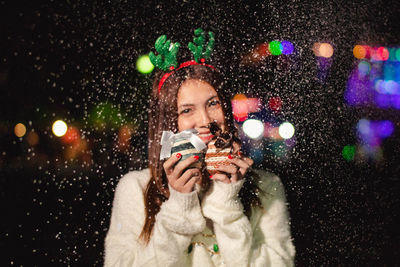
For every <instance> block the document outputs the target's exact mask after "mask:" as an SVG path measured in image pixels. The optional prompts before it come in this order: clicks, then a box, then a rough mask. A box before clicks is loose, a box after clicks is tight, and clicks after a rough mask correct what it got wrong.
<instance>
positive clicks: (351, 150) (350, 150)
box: [342, 145, 356, 161]
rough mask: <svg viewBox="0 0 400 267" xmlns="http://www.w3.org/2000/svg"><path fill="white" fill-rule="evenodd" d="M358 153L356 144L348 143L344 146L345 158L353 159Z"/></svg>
mask: <svg viewBox="0 0 400 267" xmlns="http://www.w3.org/2000/svg"><path fill="white" fill-rule="evenodd" d="M355 154H356V147H355V146H354V145H347V146H344V147H343V150H342V156H343V158H344V159H345V160H347V161H351V160H353V159H354V155H355Z"/></svg>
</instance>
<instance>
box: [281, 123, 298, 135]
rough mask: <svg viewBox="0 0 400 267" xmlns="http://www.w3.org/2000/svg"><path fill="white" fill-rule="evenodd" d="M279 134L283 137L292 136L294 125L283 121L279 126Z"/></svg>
mask: <svg viewBox="0 0 400 267" xmlns="http://www.w3.org/2000/svg"><path fill="white" fill-rule="evenodd" d="M279 135H280V136H281V137H282V138H283V139H289V138H292V136H293V135H294V126H293V125H292V124H291V123H290V122H284V123H282V124H281V125H280V126H279Z"/></svg>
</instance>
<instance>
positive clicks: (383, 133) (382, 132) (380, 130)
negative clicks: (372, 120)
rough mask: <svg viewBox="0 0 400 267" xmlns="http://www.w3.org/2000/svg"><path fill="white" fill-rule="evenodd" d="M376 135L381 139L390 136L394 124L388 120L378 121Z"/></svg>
mask: <svg viewBox="0 0 400 267" xmlns="http://www.w3.org/2000/svg"><path fill="white" fill-rule="evenodd" d="M376 129H377V134H378V135H379V137H381V138H387V137H389V136H391V135H392V133H393V131H394V124H393V122H391V121H389V120H385V121H380V122H378V125H377V127H376Z"/></svg>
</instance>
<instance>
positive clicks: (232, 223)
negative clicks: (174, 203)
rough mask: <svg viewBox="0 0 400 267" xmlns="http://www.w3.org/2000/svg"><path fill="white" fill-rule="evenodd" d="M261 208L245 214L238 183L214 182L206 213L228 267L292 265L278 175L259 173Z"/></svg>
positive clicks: (287, 226) (291, 252)
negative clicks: (211, 222) (249, 214)
mask: <svg viewBox="0 0 400 267" xmlns="http://www.w3.org/2000/svg"><path fill="white" fill-rule="evenodd" d="M259 174H260V177H261V180H260V184H259V187H260V188H261V189H262V191H263V192H264V193H263V194H261V195H260V200H261V204H262V208H255V209H253V210H252V215H251V220H250V221H249V220H248V218H247V217H246V215H245V214H244V213H243V205H242V203H241V201H240V199H239V198H238V192H239V190H240V188H241V187H242V185H243V181H239V182H237V183H235V184H224V183H221V182H218V181H214V182H213V186H212V187H211V189H210V191H209V192H208V193H207V195H206V196H205V197H204V199H203V202H202V208H203V214H204V216H205V217H207V218H209V219H211V220H212V221H213V223H214V232H215V235H216V239H217V242H218V245H219V248H220V251H221V256H222V257H223V259H224V261H225V262H226V264H227V266H293V258H294V247H293V245H292V241H291V236H290V228H289V221H288V214H287V209H286V200H285V193H284V190H283V185H282V184H281V182H280V180H279V178H278V177H276V176H271V175H267V174H266V173H264V172H259Z"/></svg>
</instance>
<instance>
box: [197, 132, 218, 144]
mask: <svg viewBox="0 0 400 267" xmlns="http://www.w3.org/2000/svg"><path fill="white" fill-rule="evenodd" d="M197 136H198V137H200V139H201V140H203V142H204V143H206V144H207V143H208V142H210V141H211V139H213V137H214V135H213V134H212V133H204V134H198V135H197Z"/></svg>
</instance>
